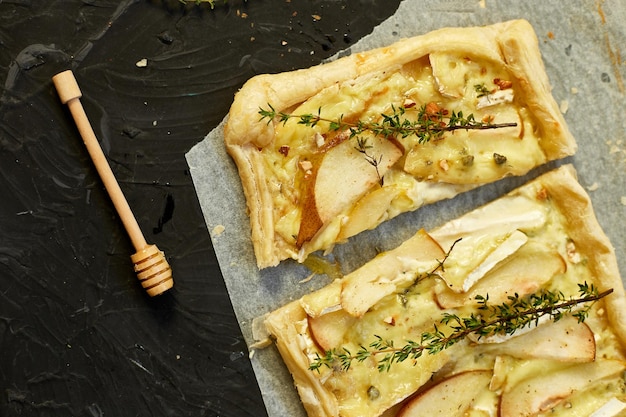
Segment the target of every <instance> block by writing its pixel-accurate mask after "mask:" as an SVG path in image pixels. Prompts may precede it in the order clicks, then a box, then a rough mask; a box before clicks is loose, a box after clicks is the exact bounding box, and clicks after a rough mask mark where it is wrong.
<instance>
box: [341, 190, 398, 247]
mask: <svg viewBox="0 0 626 417" xmlns="http://www.w3.org/2000/svg"><path fill="white" fill-rule="evenodd" d="M401 192H402V190H401V188H400V187H396V186H388V187H377V188H375V189H373V190H372V191H370V192H369V193H367V194H366V195H365V196H363V198H361V199H360V200H359V201H358V202H357V203H356V204H355V206H354V208H353V209H352V211H350V213H349V214H348V216H347V217H346V220H345V221H344V223H343V225H342V227H341V231H340V232H339V236H338V238H339V239H340V240H345V239H348V238H349V237H351V236H354V235H356V234H359V233H361V232H363V231H364V230H368V229H371V228H373V227H375V226H376V225H378V224H380V223H381V222H382V221H384V220H385V216H386V214H387V210H388V209H389V206H390V205H391V202H392V201H393V200H394V199H395V198H396V197H398V195H399V194H400V193H401Z"/></svg>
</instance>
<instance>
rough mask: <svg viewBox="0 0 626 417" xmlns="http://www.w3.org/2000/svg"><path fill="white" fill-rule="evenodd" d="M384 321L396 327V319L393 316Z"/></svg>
mask: <svg viewBox="0 0 626 417" xmlns="http://www.w3.org/2000/svg"><path fill="white" fill-rule="evenodd" d="M383 321H384V322H385V323H387V324H389V325H391V326H395V325H396V319H395V318H394V317H393V316H389V317H385V318H384V319H383Z"/></svg>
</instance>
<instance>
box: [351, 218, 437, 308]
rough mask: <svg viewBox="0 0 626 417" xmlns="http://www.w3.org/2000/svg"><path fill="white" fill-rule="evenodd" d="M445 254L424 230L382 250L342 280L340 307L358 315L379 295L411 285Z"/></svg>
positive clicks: (373, 302) (378, 299) (375, 300)
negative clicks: (387, 249)
mask: <svg viewBox="0 0 626 417" xmlns="http://www.w3.org/2000/svg"><path fill="white" fill-rule="evenodd" d="M444 256H445V253H444V251H443V250H442V249H441V246H439V244H438V243H437V241H435V240H434V239H433V238H432V237H431V236H430V235H429V234H428V233H426V232H425V231H424V230H420V231H418V232H417V233H416V234H415V235H414V236H413V237H412V238H410V239H408V240H407V241H405V242H404V243H403V244H402V245H400V246H398V247H397V248H395V249H393V250H390V251H388V252H383V253H381V254H379V255H378V256H376V257H375V258H374V259H372V260H371V261H370V262H368V263H367V264H365V265H364V266H362V267H361V268H359V269H357V270H355V271H354V272H352V273H350V274H348V275H346V276H345V277H344V278H343V279H342V283H343V287H342V290H341V306H342V308H343V309H344V310H346V311H347V312H348V313H349V314H351V315H353V316H355V317H361V316H362V315H363V314H365V313H366V312H367V310H369V308H370V307H371V306H373V305H374V304H376V303H377V302H378V301H380V300H381V299H382V298H384V297H385V296H387V295H389V294H393V293H394V292H397V291H399V290H400V289H402V288H405V287H406V286H408V285H411V284H412V283H413V282H414V281H415V279H416V278H417V276H418V275H419V274H423V273H427V272H430V271H431V270H433V269H434V268H435V267H436V266H437V264H438V262H439V261H440V260H441V259H443V257H444Z"/></svg>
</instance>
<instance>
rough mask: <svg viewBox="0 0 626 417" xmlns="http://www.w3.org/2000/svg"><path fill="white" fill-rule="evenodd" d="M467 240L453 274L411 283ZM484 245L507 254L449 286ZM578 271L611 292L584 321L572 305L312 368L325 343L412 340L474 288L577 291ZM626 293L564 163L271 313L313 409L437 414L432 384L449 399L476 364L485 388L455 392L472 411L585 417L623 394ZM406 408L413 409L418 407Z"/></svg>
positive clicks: (450, 262) (496, 295)
mask: <svg viewBox="0 0 626 417" xmlns="http://www.w3.org/2000/svg"><path fill="white" fill-rule="evenodd" d="M518 235H523V239H522V240H521V241H520V242H521V244H519V245H516V246H515V247H514V248H513V250H511V249H510V245H509V243H510V241H511V240H515V239H517V237H516V236H518ZM502 236H506V237H507V239H501V237H502ZM459 238H461V240H460V241H458V243H457V244H456V245H458V246H454V249H452V250H450V251H449V252H448V255H449V257H448V258H446V260H445V264H446V267H445V268H444V269H445V272H444V271H439V273H438V274H437V276H436V277H432V276H431V277H430V278H429V279H426V280H424V281H420V282H419V283H418V284H415V281H414V280H415V277H416V276H419V275H420V274H424V271H426V272H428V271H432V269H431V268H432V267H433V263H432V262H438V261H439V260H441V259H443V258H442V255H443V254H444V253H446V252H447V250H448V248H450V247H451V242H454V241H457V239H459ZM466 239H467V244H466V247H463V241H464V240H466ZM433 240H434V241H435V242H437V243H438V244H439V245H440V249H439V252H438V249H437V248H436V247H433V246H432V245H431V244H432V241H433ZM489 242H491V243H493V242H496V243H495V245H490V244H489ZM507 246H509V249H508V250H506V251H503V249H505V247H507ZM486 248H487V249H486ZM488 252H489V253H490V254H491V255H492V257H493V254H499V256H500V257H499V259H498V261H497V262H495V263H494V264H493V265H490V266H489V268H488V269H487V270H483V273H482V276H481V277H479V278H478V279H477V280H475V281H474V282H473V283H472V284H471V285H470V286H469V288H465V289H463V290H459V291H457V290H455V289H453V285H452V281H454V274H455V269H458V268H460V269H462V270H463V271H462V272H463V274H462V275H463V277H465V278H467V277H468V276H469V275H470V274H469V273H468V271H469V272H472V273H473V272H475V271H477V270H480V269H481V268H483V267H484V265H485V264H487V263H488V262H486V261H485V259H488V258H489V256H483V255H485V254H486V253H488ZM468 253H471V254H472V255H471V257H470V258H468V257H467V254H468ZM411 254H414V255H413V256H412V257H411ZM429 257H430V259H429ZM435 257H436V258H435ZM455 257H456V259H455ZM459 260H461V261H462V262H457V261H459ZM474 260H478V261H480V262H482V264H480V262H478V263H474V264H473V263H472V262H473V261H474ZM429 261H430V263H429ZM479 264H480V265H479ZM476 265H479V266H478V267H475V266H476ZM481 265H482V266H481ZM457 272H458V271H457ZM582 283H587V284H593V285H595V286H596V287H597V288H598V290H599V291H605V290H608V289H612V290H613V292H612V293H611V294H610V295H608V296H607V297H605V298H603V299H602V300H600V301H599V302H597V303H596V304H594V306H593V308H592V309H591V312H590V315H589V316H588V317H587V319H586V321H585V322H584V323H578V322H577V320H576V319H575V318H573V317H572V316H566V317H565V318H563V319H562V320H560V321H557V322H548V323H543V324H541V323H540V325H539V326H537V327H534V326H531V327H532V330H529V331H527V332H524V331H521V334H520V335H513V337H511V338H508V340H495V341H494V340H490V341H488V340H485V341H484V342H480V340H478V341H476V340H473V339H472V341H464V342H461V343H459V344H457V345H454V346H452V347H450V348H448V349H446V350H443V351H442V352H440V353H437V354H435V355H428V354H424V355H423V356H422V357H420V358H419V359H417V360H415V361H413V360H407V361H405V362H402V363H395V364H394V365H393V367H391V368H390V370H388V371H383V372H380V371H379V370H378V369H377V368H376V366H377V363H376V362H375V361H373V360H371V359H368V360H365V361H363V362H356V361H355V362H354V363H353V364H352V365H351V367H350V368H349V370H347V371H346V370H341V369H340V366H339V364H336V366H334V367H333V369H329V368H326V367H322V368H321V369H320V372H317V371H313V370H310V369H309V366H310V365H311V363H312V362H313V361H314V360H315V358H316V357H317V355H319V356H324V355H325V352H326V351H328V350H331V349H334V350H336V351H340V352H341V351H343V350H342V349H343V348H347V349H348V350H349V351H350V352H352V353H356V351H357V350H358V349H359V347H360V346H368V345H369V343H370V342H371V341H373V340H375V339H374V335H377V336H380V337H381V338H382V339H384V340H393V341H394V346H397V347H400V346H402V345H403V344H404V343H406V341H407V340H418V341H419V340H420V332H422V331H424V330H429V329H432V328H433V327H432V326H433V324H437V325H439V326H440V329H442V330H443V331H444V332H446V331H447V330H446V329H445V326H443V325H441V324H440V322H439V321H438V320H439V319H440V318H441V317H442V314H443V313H453V314H461V315H463V313H464V312H465V313H467V312H468V311H472V310H471V309H474V311H475V308H476V303H475V301H474V300H475V296H476V295H482V296H489V299H490V300H491V301H492V302H494V303H499V302H504V301H506V300H507V297H509V296H512V295H513V294H519V295H520V296H526V295H529V294H536V293H537V292H538V291H540V290H542V289H549V290H551V291H562V292H563V293H564V294H566V295H568V296H569V295H573V296H575V294H576V287H577V285H578V284H582ZM451 289H452V290H451ZM625 302H626V298H625V295H624V288H623V284H622V280H621V278H620V275H619V271H618V267H617V262H616V258H615V253H614V251H613V248H612V246H611V243H610V242H609V240H608V238H607V237H606V235H605V234H604V232H603V231H602V229H601V227H600V225H599V224H598V222H597V220H596V217H595V215H594V212H593V208H592V205H591V202H590V199H589V197H588V195H587V194H586V193H585V191H584V189H583V188H582V187H581V186H580V184H579V183H578V181H577V179H576V173H575V171H574V169H573V168H572V166H570V165H565V166H563V167H561V168H558V169H556V170H554V171H551V172H548V173H546V174H543V175H542V176H540V177H538V178H536V179H534V180H532V181H530V182H528V183H527V184H525V185H523V186H521V187H519V188H518V189H516V190H513V191H512V192H510V193H509V194H507V195H504V196H502V197H500V198H498V199H496V200H494V201H492V202H490V203H488V204H486V205H485V206H483V207H480V208H478V209H476V210H474V211H472V212H469V213H467V214H466V215H464V216H461V217H459V218H458V219H456V220H453V221H450V222H448V223H446V224H445V225H443V226H441V227H439V228H437V229H435V230H432V231H430V232H428V233H426V232H425V231H423V230H422V231H419V232H418V233H416V235H415V236H414V237H413V238H411V239H409V240H407V241H406V242H405V243H403V244H402V245H401V246H399V247H398V248H396V249H393V250H390V251H388V252H384V253H381V254H380V255H378V256H377V257H376V258H374V259H373V260H371V261H370V262H368V263H367V264H365V265H364V266H362V267H361V268H359V269H357V270H355V271H353V272H352V273H350V274H348V275H346V276H344V277H343V278H341V279H338V280H336V281H334V282H332V283H331V284H330V285H328V286H327V287H324V288H322V289H320V290H318V291H317V292H314V293H310V294H307V295H305V296H303V297H302V298H301V299H299V300H296V301H293V302H291V303H289V304H287V305H285V306H283V307H281V308H279V309H277V310H275V311H274V312H272V313H270V314H269V315H268V317H267V318H266V319H265V325H266V327H267V330H268V331H269V333H270V334H271V335H273V339H274V340H275V343H276V346H277V348H278V350H279V352H280V354H281V356H282V358H283V359H284V362H285V364H286V366H287V367H288V369H289V371H290V372H291V374H292V375H293V378H294V381H295V385H296V388H297V390H298V393H299V394H300V398H301V400H302V404H303V406H304V408H305V409H306V411H307V413H308V415H309V416H311V417H313V416H315V417H330V416H333V417H338V416H340V417H352V416H360V417H369V416H372V417H373V416H380V415H384V416H386V417H387V416H388V417H392V416H410V415H431V414H419V412H420V411H419V410H430V411H429V412H431V413H432V407H433V403H432V401H430V402H428V401H426V400H421V398H427V397H428V395H427V393H428V391H429V390H431V389H442V390H444V391H442V392H440V393H438V394H436V395H438V396H440V398H446V400H445V401H453V400H454V398H455V397H458V393H456V394H455V393H454V379H453V377H456V376H458V375H466V373H468V372H470V373H474V372H475V373H476V374H475V376H472V375H470V376H469V378H468V380H469V381H477V383H482V384H485V386H484V387H482V388H481V389H478V390H477V392H478V393H479V394H476V397H475V398H474V397H473V398H471V399H469V400H467V399H466V400H465V402H464V403H463V404H459V406H462V407H463V410H465V411H468V410H471V409H477V410H482V412H487V414H488V415H502V416H517V415H520V416H521V415H544V414H541V413H548V414H549V415H551V416H567V415H572V413H574V412H575V413H576V415H581V416H584V415H591V414H592V413H593V412H595V411H597V410H598V409H599V408H601V407H602V406H603V405H604V404H605V403H607V402H609V401H613V402H617V403H618V404H621V402H626V395H625V394H624V391H623V388H624V380H623V378H622V373H623V371H624V369H626V355H625V352H626V351H625V349H626V324H625V323H626V321H625V320H624V314H625V312H626V308H625V307H626V306H625V305H624V303H625ZM467 308H469V309H470V310H465V309H467ZM550 326H552V327H550ZM561 332H563V333H561ZM559 335H560V336H559ZM504 339H507V338H504ZM380 358H382V355H381V356H380V357H379V359H380ZM546 370H549V372H547V371H546ZM572 375H573V376H572ZM576 375H585V377H578V376H576ZM466 376H467V375H466ZM480 381H482V382H480ZM487 381H488V382H487ZM440 383H441V384H440ZM443 383H446V384H448V385H447V386H444V384H443ZM457 389H458V387H457ZM445 390H448V391H445ZM450 390H452V391H450ZM372 393H375V395H373V394H372ZM528 393H530V394H528ZM431 397H433V396H431ZM435 397H436V396H435ZM544 397H545V398H544ZM440 402H441V401H440ZM441 404H443V403H441ZM625 405H626V404H625ZM434 406H435V407H437V404H434ZM411 407H413V409H414V411H412V412H413V413H418V414H411V413H409V411H408V409H409V408H411ZM429 407H431V408H429ZM455 407H456V406H455ZM402 410H404V411H402ZM463 410H461V411H462V412H465V411H463ZM403 412H405V413H406V414H402V413H403ZM424 412H425V411H424ZM434 415H437V414H434ZM440 415H443V414H440ZM446 415H447V414H446ZM459 415H467V414H459ZM602 415H605V414H602Z"/></svg>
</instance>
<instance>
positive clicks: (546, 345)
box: [477, 316, 596, 362]
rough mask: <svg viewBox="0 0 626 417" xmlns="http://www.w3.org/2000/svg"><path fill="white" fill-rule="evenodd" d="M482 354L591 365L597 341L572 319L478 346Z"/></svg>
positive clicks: (586, 328)
mask: <svg viewBox="0 0 626 417" xmlns="http://www.w3.org/2000/svg"><path fill="white" fill-rule="evenodd" d="M481 342H485V340H484V339H479V340H478V343H479V345H478V346H477V349H479V350H480V351H481V352H487V353H495V354H497V355H509V356H512V357H515V358H520V359H536V358H541V359H552V360H556V361H563V362H591V361H593V360H595V358H596V341H595V338H594V334H593V331H592V330H591V329H590V328H589V326H588V325H587V324H585V323H578V320H577V319H576V318H575V317H573V316H565V317H563V318H562V319H561V320H559V321H557V322H549V323H546V324H542V325H540V326H538V327H534V328H531V330H530V331H528V332H526V333H524V334H522V335H517V333H516V334H513V335H512V336H510V337H508V338H507V339H506V341H504V342H502V343H481Z"/></svg>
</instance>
